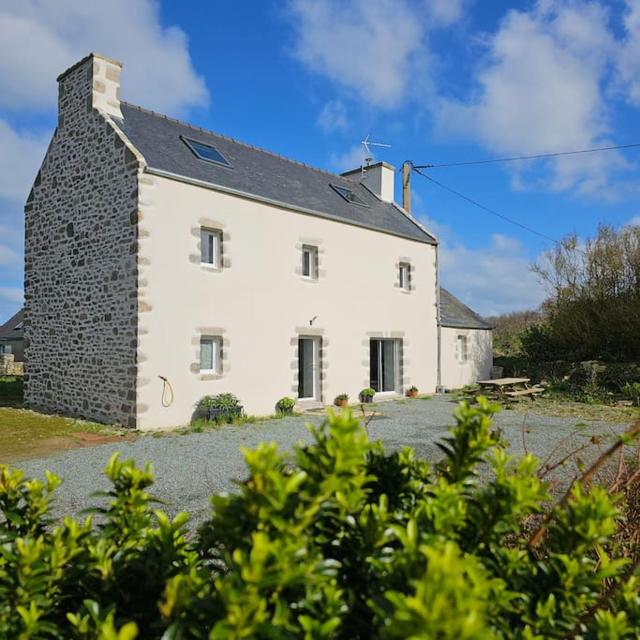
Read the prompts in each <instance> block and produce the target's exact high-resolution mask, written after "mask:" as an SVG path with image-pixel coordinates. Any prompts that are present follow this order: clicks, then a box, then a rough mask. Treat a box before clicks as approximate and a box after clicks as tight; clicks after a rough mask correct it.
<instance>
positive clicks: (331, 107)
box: [318, 100, 349, 133]
mask: <svg viewBox="0 0 640 640" xmlns="http://www.w3.org/2000/svg"><path fill="white" fill-rule="evenodd" d="M348 124H349V121H348V120H347V110H346V108H345V106H344V104H343V103H342V102H341V101H340V100H329V102H327V103H326V104H325V105H324V107H322V111H320V114H319V115H318V125H319V127H320V128H321V129H322V130H323V131H324V132H325V133H332V132H334V131H340V130H344V129H346V128H347V126H348Z"/></svg>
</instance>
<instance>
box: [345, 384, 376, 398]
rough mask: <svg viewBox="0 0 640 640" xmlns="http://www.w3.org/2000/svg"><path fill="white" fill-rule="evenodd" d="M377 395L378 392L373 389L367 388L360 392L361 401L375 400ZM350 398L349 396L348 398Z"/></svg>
mask: <svg viewBox="0 0 640 640" xmlns="http://www.w3.org/2000/svg"><path fill="white" fill-rule="evenodd" d="M375 395H376V390H375V389H372V388H371V387H366V388H364V389H363V390H362V391H361V392H360V399H361V400H362V399H363V398H373V396H375ZM347 397H348V396H347Z"/></svg>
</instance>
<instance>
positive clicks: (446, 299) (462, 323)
mask: <svg viewBox="0 0 640 640" xmlns="http://www.w3.org/2000/svg"><path fill="white" fill-rule="evenodd" d="M440 326H442V327H452V328H454V329H493V327H492V326H491V325H490V324H489V323H488V322H487V321H486V320H484V319H483V318H481V317H480V316H479V315H478V314H477V313H476V312H475V311H472V310H471V309H469V307H467V305H466V304H463V303H462V302H460V300H458V298H456V297H455V296H454V295H453V294H452V293H451V292H450V291H447V290H446V289H444V288H443V287H440Z"/></svg>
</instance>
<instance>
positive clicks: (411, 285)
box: [393, 256, 416, 293]
mask: <svg viewBox="0 0 640 640" xmlns="http://www.w3.org/2000/svg"><path fill="white" fill-rule="evenodd" d="M401 267H406V268H407V277H408V282H407V284H406V286H404V287H401V286H400V268H401ZM414 271H415V269H414V268H413V262H412V261H411V258H408V257H406V256H400V257H399V258H398V261H397V262H396V271H395V273H396V281H395V284H394V285H393V286H394V287H395V288H396V289H398V290H399V291H400V292H401V293H412V292H413V291H415V290H416V286H415V277H414V276H415V273H414Z"/></svg>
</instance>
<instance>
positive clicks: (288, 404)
mask: <svg viewBox="0 0 640 640" xmlns="http://www.w3.org/2000/svg"><path fill="white" fill-rule="evenodd" d="M295 406H296V401H295V400H294V399H293V398H287V397H286V396H285V397H284V398H280V400H278V402H276V411H277V413H280V414H282V415H283V416H290V415H291V414H292V413H293V408H294V407H295Z"/></svg>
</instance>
